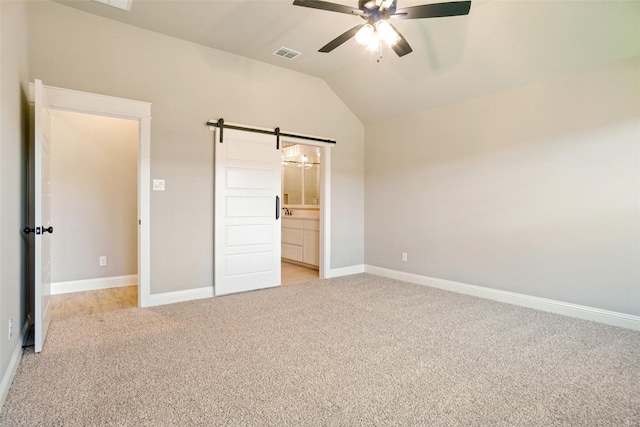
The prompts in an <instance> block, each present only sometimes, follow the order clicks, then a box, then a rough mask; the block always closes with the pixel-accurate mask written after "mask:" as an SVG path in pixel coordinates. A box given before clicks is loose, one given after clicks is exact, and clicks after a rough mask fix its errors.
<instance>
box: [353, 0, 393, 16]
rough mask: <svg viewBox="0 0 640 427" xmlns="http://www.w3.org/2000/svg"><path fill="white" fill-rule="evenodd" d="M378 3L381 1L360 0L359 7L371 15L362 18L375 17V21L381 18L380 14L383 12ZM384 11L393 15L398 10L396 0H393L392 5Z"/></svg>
mask: <svg viewBox="0 0 640 427" xmlns="http://www.w3.org/2000/svg"><path fill="white" fill-rule="evenodd" d="M378 3H379V2H376V1H375V0H358V9H360V10H361V11H363V12H365V13H367V14H369V17H366V16H363V17H362V18H364V19H368V18H374V21H377V20H378V19H380V18H381V16H379V15H382V12H381V11H380V5H379V4H378ZM384 12H386V14H388V15H393V14H394V13H395V12H396V0H393V3H391V6H389V7H388V8H386V9H384ZM376 18H377V19H376Z"/></svg>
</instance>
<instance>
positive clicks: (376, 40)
mask: <svg viewBox="0 0 640 427" xmlns="http://www.w3.org/2000/svg"><path fill="white" fill-rule="evenodd" d="M367 49H369V50H370V51H372V52H375V51H376V50H379V49H380V37H379V36H378V33H376V32H374V33H373V34H371V38H370V39H369V43H367Z"/></svg>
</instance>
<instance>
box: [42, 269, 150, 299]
mask: <svg viewBox="0 0 640 427" xmlns="http://www.w3.org/2000/svg"><path fill="white" fill-rule="evenodd" d="M137 284H138V275H137V274H131V275H129V276H112V277H100V278H97V279H86V280H72V281H69V282H56V283H52V284H51V295H57V294H68V293H70V292H84V291H95V290H97V289H108V288H118V287H121V286H132V285H137Z"/></svg>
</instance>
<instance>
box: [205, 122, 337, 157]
mask: <svg viewBox="0 0 640 427" xmlns="http://www.w3.org/2000/svg"><path fill="white" fill-rule="evenodd" d="M207 126H209V127H217V128H218V129H220V143H221V144H222V142H223V135H224V129H235V130H244V131H247V132H254V133H262V134H267V135H275V137H276V149H277V150H279V149H280V137H285V138H286V137H290V138H299V139H305V140H307V141H316V142H324V143H325V144H335V143H336V141H335V140H333V139H329V138H323V137H319V136H310V135H301V134H297V133H290V132H282V131H281V130H280V128H279V127H277V128H275V129H273V130H271V129H266V128H257V127H250V126H243V125H238V124H233V123H225V122H224V119H218V121H211V120H210V121H208V122H207Z"/></svg>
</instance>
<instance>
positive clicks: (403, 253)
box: [402, 252, 407, 262]
mask: <svg viewBox="0 0 640 427" xmlns="http://www.w3.org/2000/svg"><path fill="white" fill-rule="evenodd" d="M402 262H407V253H406V252H402Z"/></svg>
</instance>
